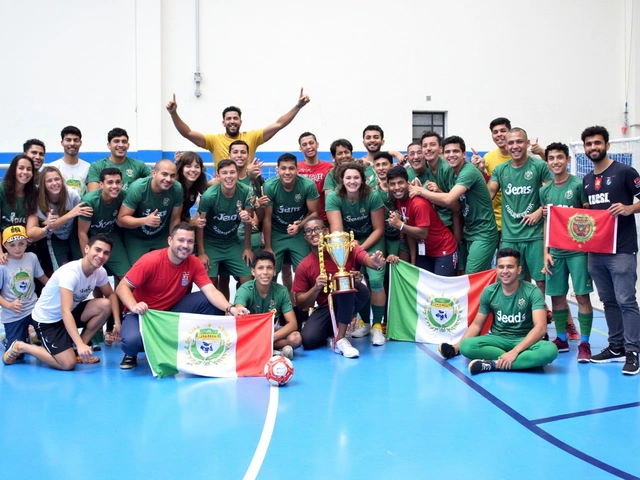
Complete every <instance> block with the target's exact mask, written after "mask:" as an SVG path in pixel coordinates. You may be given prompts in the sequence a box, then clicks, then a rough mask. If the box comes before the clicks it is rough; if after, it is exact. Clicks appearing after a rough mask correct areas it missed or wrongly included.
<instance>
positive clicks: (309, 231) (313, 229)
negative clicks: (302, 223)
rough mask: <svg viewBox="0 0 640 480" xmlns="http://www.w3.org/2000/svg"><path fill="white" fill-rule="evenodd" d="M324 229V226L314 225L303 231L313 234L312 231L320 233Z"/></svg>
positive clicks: (306, 233)
mask: <svg viewBox="0 0 640 480" xmlns="http://www.w3.org/2000/svg"><path fill="white" fill-rule="evenodd" d="M322 229H323V227H313V228H305V229H304V230H303V231H304V234H305V235H311V234H312V233H320V232H321V231H322Z"/></svg>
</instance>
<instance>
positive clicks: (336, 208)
mask: <svg viewBox="0 0 640 480" xmlns="http://www.w3.org/2000/svg"><path fill="white" fill-rule="evenodd" d="M336 173H337V174H338V175H339V179H340V181H339V183H338V188H337V190H336V191H333V192H330V193H329V194H328V195H327V198H326V210H327V220H328V221H329V229H330V230H331V232H349V231H352V232H353V235H354V238H355V240H357V241H358V243H359V244H360V247H362V248H363V249H364V250H366V251H367V252H369V253H371V254H375V253H376V251H378V250H380V251H381V252H382V253H383V255H384V253H385V252H384V250H385V249H384V225H385V221H384V202H383V200H382V197H381V195H380V192H379V191H378V190H376V189H372V188H371V187H370V186H369V185H367V181H366V180H367V177H366V173H365V167H364V166H363V165H362V164H361V163H356V162H350V163H347V164H345V165H342V166H341V168H340V169H339V170H338V171H337V172H336ZM366 273H367V276H368V277H369V282H368V283H369V289H370V290H371V310H372V311H373V328H371V327H370V326H369V317H370V314H369V305H368V304H367V305H366V306H365V308H364V309H363V310H361V311H360V318H361V319H360V321H359V322H358V324H357V327H356V329H355V330H354V331H353V332H352V336H353V337H364V336H365V335H368V334H369V331H370V330H371V343H373V344H374V345H384V343H385V338H384V334H383V333H382V325H381V324H382V318H383V317H384V306H385V302H386V294H385V289H384V267H383V268H382V269H380V270H375V269H373V268H369V267H367V270H366Z"/></svg>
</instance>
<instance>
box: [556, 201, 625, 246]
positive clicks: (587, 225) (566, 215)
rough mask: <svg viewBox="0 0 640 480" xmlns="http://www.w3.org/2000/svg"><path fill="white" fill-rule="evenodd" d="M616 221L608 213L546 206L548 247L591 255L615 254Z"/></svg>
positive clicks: (606, 211)
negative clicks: (590, 253) (547, 207)
mask: <svg viewBox="0 0 640 480" xmlns="http://www.w3.org/2000/svg"><path fill="white" fill-rule="evenodd" d="M617 237H618V217H612V216H611V213H610V212H609V211H608V210H591V209H585V208H565V207H554V206H553V205H549V209H548V212H547V238H546V242H547V246H548V247H552V248H561V249H563V250H575V251H578V252H592V253H616V244H617Z"/></svg>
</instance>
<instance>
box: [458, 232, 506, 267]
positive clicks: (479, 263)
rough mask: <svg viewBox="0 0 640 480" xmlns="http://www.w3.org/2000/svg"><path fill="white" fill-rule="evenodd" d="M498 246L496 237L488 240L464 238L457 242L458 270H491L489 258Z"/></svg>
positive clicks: (491, 257)
mask: <svg viewBox="0 0 640 480" xmlns="http://www.w3.org/2000/svg"><path fill="white" fill-rule="evenodd" d="M496 248H498V237H494V238H492V239H490V240H465V239H463V240H462V241H461V242H460V243H459V244H458V270H464V272H465V273H466V274H467V275H468V274H471V273H478V272H484V271H485V270H491V260H492V259H493V254H494V253H495V251H496Z"/></svg>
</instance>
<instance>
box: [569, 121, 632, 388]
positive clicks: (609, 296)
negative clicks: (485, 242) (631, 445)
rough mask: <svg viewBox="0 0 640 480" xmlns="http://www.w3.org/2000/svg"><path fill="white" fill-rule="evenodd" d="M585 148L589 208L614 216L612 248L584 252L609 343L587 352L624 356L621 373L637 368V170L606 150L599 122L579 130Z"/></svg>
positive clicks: (606, 357)
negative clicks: (608, 251)
mask: <svg viewBox="0 0 640 480" xmlns="http://www.w3.org/2000/svg"><path fill="white" fill-rule="evenodd" d="M582 143H583V144H584V152H585V154H586V155H587V157H588V158H589V160H591V161H592V162H593V170H592V171H591V172H589V173H588V174H587V175H586V176H585V177H584V179H583V186H584V191H585V193H586V194H587V198H588V200H589V208H593V209H597V210H609V211H610V212H611V215H612V216H614V217H618V235H617V245H616V253H615V254H605V253H589V275H591V278H592V280H593V281H594V282H595V284H596V287H597V289H598V293H599V295H600V300H601V301H602V303H603V304H604V315H605V318H606V320H607V326H608V327H609V346H608V347H607V348H605V349H604V350H602V352H600V353H599V354H597V355H592V356H591V361H592V362H593V363H606V362H625V364H624V367H622V373H624V374H625V375H636V374H637V373H640V366H639V364H638V353H639V352H640V311H639V310H638V302H637V300H636V280H637V273H636V261H637V259H636V254H637V253H638V236H637V232H636V221H635V218H634V214H636V213H638V212H640V203H636V204H635V205H634V203H633V198H634V197H638V196H640V175H638V172H637V171H636V170H635V169H634V168H632V167H630V166H627V165H625V164H623V163H620V162H617V161H615V160H612V159H611V158H609V157H608V156H607V151H608V150H609V132H607V130H606V129H605V128H604V127H600V126H595V127H589V128H587V129H586V130H584V131H583V132H582Z"/></svg>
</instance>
